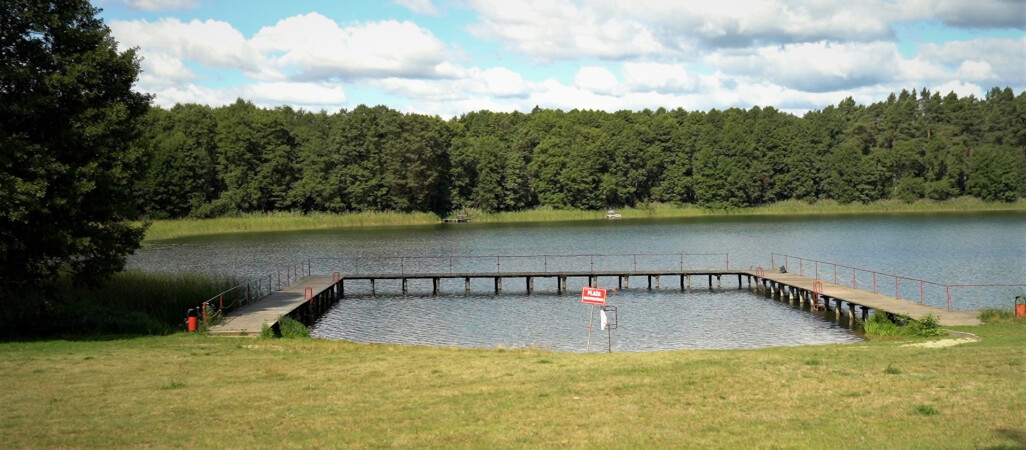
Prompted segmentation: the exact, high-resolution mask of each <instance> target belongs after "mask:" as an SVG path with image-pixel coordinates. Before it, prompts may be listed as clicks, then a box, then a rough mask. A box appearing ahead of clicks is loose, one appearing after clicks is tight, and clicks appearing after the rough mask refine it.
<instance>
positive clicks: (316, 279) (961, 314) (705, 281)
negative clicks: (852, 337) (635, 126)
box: [209, 269, 980, 336]
mask: <svg viewBox="0 0 1026 450" xmlns="http://www.w3.org/2000/svg"><path fill="white" fill-rule="evenodd" d="M600 277H601V278H605V279H606V280H608V279H609V278H615V279H616V287H617V288H618V289H630V288H631V285H630V283H631V280H632V279H639V278H640V279H641V280H643V284H642V285H641V286H637V288H645V289H649V290H652V289H660V280H661V279H662V280H665V279H667V278H669V279H672V280H673V281H676V280H677V279H679V281H680V284H679V288H680V289H681V290H682V291H686V290H689V289H691V288H692V285H693V281H694V282H695V283H694V285H695V286H696V287H703V285H705V286H708V288H709V289H719V288H723V280H724V278H727V279H728V280H733V279H734V278H736V280H737V285H736V287H737V288H738V289H744V288H748V289H753V290H755V291H756V292H761V293H764V294H766V295H769V296H772V297H775V298H779V299H780V300H787V301H790V302H791V303H795V302H798V303H799V304H800V305H801V306H803V307H804V306H806V305H808V307H810V308H811V309H825V310H827V311H831V310H832V311H834V312H835V314H836V316H837V319H838V320H842V318H843V316H847V317H848V320H849V322H850V323H851V324H854V323H855V321H856V317H857V314H859V313H860V314H859V315H860V316H861V320H863V321H864V320H865V319H866V318H867V316H868V314H869V311H870V310H878V311H883V312H886V313H889V314H895V315H899V314H900V315H906V316H909V317H911V318H913V319H921V318H923V317H925V316H926V315H927V314H933V315H934V316H937V317H938V318H939V322H940V324H941V325H945V326H954V325H979V324H980V322H979V320H978V319H977V318H976V316H977V312H976V311H948V310H946V309H942V308H936V307H932V306H928V305H924V304H920V303H916V302H913V301H909V300H904V299H899V298H894V297H889V296H886V295H882V294H878V293H874V292H869V291H865V290H861V289H854V288H851V287H847V286H842V285H838V284H834V283H826V282H822V281H820V280H816V279H813V278H810V277H806V276H802V275H798V274H793V273H766V272H764V271H762V270H758V271H752V270H687V269H681V270H650V271H637V270H629V271H628V270H610V271H594V270H589V271H560V272H550V271H544V272H529V271H525V272H501V273H496V272H465V273H452V272H446V273H375V274H370V273H367V274H360V273H357V274H342V273H339V272H335V273H334V274H332V275H310V276H306V277H303V278H300V279H299V280H298V281H297V282H296V283H295V284H293V286H292V287H289V288H285V289H281V290H279V291H275V292H273V293H271V294H269V295H266V296H264V297H263V298H262V299H260V300H258V301H256V302H253V303H251V304H248V305H246V306H243V307H242V308H240V309H238V310H236V311H233V312H231V313H229V314H228V315H227V316H226V317H225V318H224V320H223V323H221V324H218V325H214V326H211V327H210V328H209V331H210V332H211V333H213V334H220V335H241V336H255V335H259V334H260V332H261V330H262V328H263V327H264V325H267V326H270V327H272V328H273V327H276V326H277V321H278V319H279V318H280V317H282V316H290V317H292V318H294V319H297V320H299V321H301V322H303V323H306V324H308V325H309V324H312V323H313V322H314V321H316V319H317V318H318V317H320V315H321V314H323V313H325V312H327V311H328V309H330V308H331V307H332V306H333V305H334V304H335V303H337V302H338V301H339V300H341V299H342V298H344V297H345V289H346V283H347V282H349V283H352V282H357V281H361V282H366V283H369V287H370V292H371V295H376V294H377V290H378V289H377V283H378V282H380V281H383V280H391V281H398V282H399V290H400V292H401V293H402V295H408V294H409V281H410V280H431V286H432V289H431V294H432V295H441V294H442V289H441V284H442V283H441V281H442V280H446V279H449V280H452V279H459V280H462V281H463V292H461V293H462V294H469V293H470V289H471V280H473V279H489V280H491V281H492V285H493V286H494V292H495V293H496V294H499V293H502V292H504V287H503V283H504V281H505V283H506V289H507V290H509V291H519V292H524V293H526V294H532V293H534V292H535V289H536V287H539V286H541V287H542V288H543V289H544V286H549V288H548V289H551V290H550V291H549V292H552V291H555V292H556V293H557V294H564V293H568V292H567V279H569V278H584V279H586V280H587V281H586V285H588V286H593V287H600V286H599V278H600ZM539 279H541V280H544V281H543V284H540V285H539V284H536V281H537V280H539ZM513 283H516V284H513ZM673 284H676V283H673ZM365 286H366V285H365ZM514 286H516V287H514ZM606 287H613V286H606ZM449 294H453V293H449ZM856 308H858V309H860V312H859V313H857V312H856Z"/></svg>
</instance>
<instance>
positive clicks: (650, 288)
mask: <svg viewBox="0 0 1026 450" xmlns="http://www.w3.org/2000/svg"><path fill="white" fill-rule="evenodd" d="M648 290H650V291H651V290H652V275H649V276H648Z"/></svg>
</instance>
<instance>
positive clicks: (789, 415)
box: [0, 319, 1026, 448]
mask: <svg viewBox="0 0 1026 450" xmlns="http://www.w3.org/2000/svg"><path fill="white" fill-rule="evenodd" d="M966 331H970V332H973V333H976V334H977V335H979V336H980V337H981V338H982V340H981V341H980V342H975V343H968V344H962V345H958V346H954V347H948V348H923V347H912V346H907V345H905V344H906V342H895V341H886V342H870V343H863V344H856V345H826V346H807V347H790V348H770V349H760V350H744V351H679V352H653V353H632V354H587V355H585V354H564V353H551V352H546V351H540V350H512V351H504V350H501V349H499V350H460V349H440V348H416V347H401V346H387V345H361V344H353V343H347V342H339V341H324V340H311V339H295V340H290V339H277V340H276V339H253V340H250V339H241V338H211V337H206V336H203V335H186V334H176V335H172V336H165V337H145V338H134V339H127V338H126V339H112V340H99V339H98V340H89V341H77V342H69V341H45V342H13V343H0V385H2V386H4V389H3V390H2V391H0V392H2V393H0V401H2V403H3V405H4V407H3V408H2V409H0V439H2V441H0V442H3V443H4V446H5V447H9V448H20V447H111V446H118V447H125V446H130V447H151V446H157V447H283V446H284V447H338V446H346V447H385V446H396V447H439V446H454V447H476V448H480V447H517V446H569V447H669V446H672V447H738V446H743V447H814V448H824V447H827V448H836V447H855V446H859V447H867V448H907V447H919V448H932V447H942V448H969V447H994V448H1022V447H1023V446H1026V382H1024V381H1026V379H1024V378H1023V371H1024V369H1026V326H1024V325H1023V324H1022V323H1021V322H1019V323H1017V322H1014V321H1012V320H1007V319H1006V320H1002V321H1001V323H995V324H989V325H985V326H981V327H974V328H970V329H966Z"/></svg>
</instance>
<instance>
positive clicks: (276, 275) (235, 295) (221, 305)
mask: <svg viewBox="0 0 1026 450" xmlns="http://www.w3.org/2000/svg"><path fill="white" fill-rule="evenodd" d="M306 275H310V261H309V260H307V261H305V262H302V263H296V264H291V265H288V266H285V267H282V268H280V269H278V270H277V271H274V272H270V273H268V274H267V275H263V276H260V277H256V278H253V279H251V280H249V281H247V282H245V283H242V284H239V285H237V286H233V287H231V288H228V289H226V290H224V291H223V292H221V293H218V294H217V295H214V296H213V297H210V299H208V300H206V301H204V302H202V303H200V305H199V308H198V314H199V318H200V320H201V321H202V322H203V323H209V322H208V320H210V319H213V318H218V317H223V315H224V314H227V313H229V312H231V311H234V310H236V309H239V308H241V307H243V306H245V305H247V304H249V303H251V302H253V301H255V300H257V299H260V298H261V297H263V296H265V295H268V294H270V293H272V292H274V291H278V290H281V288H283V287H289V286H291V285H292V284H293V283H295V282H296V281H297V280H299V278H301V277H303V276H306Z"/></svg>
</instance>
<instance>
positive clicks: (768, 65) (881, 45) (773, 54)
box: [706, 42, 902, 92]
mask: <svg viewBox="0 0 1026 450" xmlns="http://www.w3.org/2000/svg"><path fill="white" fill-rule="evenodd" d="M706 61H707V62H708V63H709V64H710V65H711V66H714V67H719V68H721V69H722V70H724V71H725V72H727V73H731V74H737V75H741V76H746V77H750V78H753V79H762V80H767V81H770V82H772V83H775V84H778V85H781V86H784V87H788V88H791V89H796V90H800V91H806V92H829V91H836V90H842V89H852V88H857V87H861V86H871V85H875V84H879V83H882V82H887V81H891V80H893V79H894V78H895V77H896V76H897V75H898V74H899V73H901V70H902V67H901V64H902V59H901V55H900V54H899V53H898V50H897V47H896V46H895V45H894V44H893V43H889V42H874V43H868V44H861V43H844V44H830V43H826V42H818V43H808V44H793V45H786V46H773V47H768V46H767V47H759V48H755V49H750V50H743V51H735V52H721V53H716V54H712V55H710V56H709V57H708V58H707V60H706Z"/></svg>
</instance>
